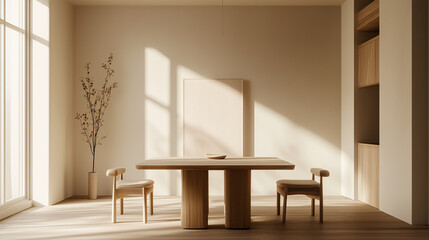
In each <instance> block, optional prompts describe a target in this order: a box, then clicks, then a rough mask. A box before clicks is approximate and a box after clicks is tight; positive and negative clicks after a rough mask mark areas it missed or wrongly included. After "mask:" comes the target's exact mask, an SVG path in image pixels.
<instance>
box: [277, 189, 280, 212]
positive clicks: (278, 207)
mask: <svg viewBox="0 0 429 240" xmlns="http://www.w3.org/2000/svg"><path fill="white" fill-rule="evenodd" d="M277 216H280V193H279V192H277Z"/></svg>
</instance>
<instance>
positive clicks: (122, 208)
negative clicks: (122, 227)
mask: <svg viewBox="0 0 429 240" xmlns="http://www.w3.org/2000/svg"><path fill="white" fill-rule="evenodd" d="M123 214H124V198H121V215H123Z"/></svg>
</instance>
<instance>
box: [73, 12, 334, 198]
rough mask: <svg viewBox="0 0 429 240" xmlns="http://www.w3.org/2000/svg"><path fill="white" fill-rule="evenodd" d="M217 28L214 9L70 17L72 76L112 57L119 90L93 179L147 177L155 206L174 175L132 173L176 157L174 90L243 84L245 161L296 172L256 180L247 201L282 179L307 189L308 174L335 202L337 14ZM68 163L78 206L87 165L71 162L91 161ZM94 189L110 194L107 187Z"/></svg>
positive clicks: (179, 137) (179, 102) (171, 190)
mask: <svg viewBox="0 0 429 240" xmlns="http://www.w3.org/2000/svg"><path fill="white" fill-rule="evenodd" d="M107 16H108V18H109V22H110V23H111V24H108V25H106V24H104V22H105V20H106V19H107ZM220 17H221V15H220V12H219V9H218V8H216V7H132V8H130V7H114V8H113V7H77V9H76V36H77V37H76V46H77V57H76V61H77V66H83V63H84V62H85V61H87V60H88V59H91V58H94V57H97V59H102V57H101V56H103V54H104V52H106V51H109V50H110V49H112V50H113V51H114V52H115V53H116V56H117V58H116V59H117V61H116V62H117V65H116V69H115V70H116V72H117V78H118V79H120V80H119V82H120V88H119V91H118V93H117V94H116V95H115V96H113V98H114V99H113V101H112V106H111V107H110V109H109V110H108V112H107V113H106V128H105V129H104V130H105V131H106V132H108V135H109V136H110V137H111V138H110V139H109V140H108V141H106V145H105V147H103V148H102V149H100V155H99V156H100V158H101V159H103V161H104V162H103V163H100V165H99V171H100V170H101V171H104V170H105V169H108V168H109V167H113V166H119V165H120V166H125V167H127V168H128V169H129V177H130V178H132V177H134V178H141V177H142V174H143V176H145V177H150V178H153V179H154V180H155V182H156V187H155V193H156V194H157V195H176V194H180V177H179V176H180V174H179V172H176V171H150V170H148V171H143V172H142V171H137V170H135V167H134V165H135V163H136V162H138V161H140V160H142V159H143V158H144V157H149V156H150V157H156V156H182V155H183V114H182V113H183V79H185V78H188V79H192V78H199V79H223V78H235V79H247V80H246V81H245V83H244V94H245V109H244V119H245V120H244V134H245V136H244V155H255V156H278V157H280V158H283V159H285V160H288V161H290V162H292V163H295V164H296V169H295V171H287V172H284V171H254V172H253V174H252V181H253V182H252V190H253V194H274V193H275V181H276V180H277V179H279V178H285V176H288V177H294V178H309V176H310V174H309V168H310V167H324V168H328V169H329V170H331V172H332V173H333V174H332V178H329V179H328V180H327V183H326V192H327V193H328V194H339V193H340V22H339V20H340V9H339V8H336V7H323V8H319V7H227V8H225V10H224V14H223V24H224V25H223V35H221V34H220V33H221V28H222V27H221V25H220V23H221V18H220ZM173 19H174V20H173ZM297 22H299V23H300V24H299V27H298V25H297V24H296V23H297ZM94 32H96V33H97V34H93V33H94ZM112 32H114V33H115V35H114V36H112V34H111V33H112ZM99 56H100V58H98V57H99ZM78 73H80V70H79V71H78ZM78 75H79V74H78ZM79 101H80V99H79ZM246 102H247V103H246ZM78 105H79V106H80V105H82V104H81V102H78ZM203 137H204V138H205V137H207V138H208V139H210V137H211V136H203ZM77 139H79V138H77ZM215 142H217V143H219V144H221V143H222V140H221V139H216V141H215ZM76 145H77V147H78V149H83V150H86V148H84V147H83V144H82V143H80V142H79V143H78V144H76ZM77 152H78V154H77V155H78V156H77V159H78V160H77V164H76V166H75V168H76V178H75V179H76V189H75V195H83V194H85V193H86V189H85V187H86V178H85V177H83V174H86V170H85V167H86V165H88V164H87V163H84V164H80V163H81V162H80V161H82V162H83V161H84V160H80V159H85V158H86V156H89V153H86V151H85V152H84V151H77ZM99 183H100V184H99V188H100V192H101V194H102V195H106V194H109V192H110V181H107V180H106V179H104V178H103V179H99Z"/></svg>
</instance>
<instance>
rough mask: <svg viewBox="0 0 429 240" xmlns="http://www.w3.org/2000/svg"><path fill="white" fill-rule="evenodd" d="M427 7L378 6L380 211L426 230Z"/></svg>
mask: <svg viewBox="0 0 429 240" xmlns="http://www.w3.org/2000/svg"><path fill="white" fill-rule="evenodd" d="M422 4H423V5H422ZM424 4H427V2H426V3H425V1H406V0H389V1H387V0H382V1H380V144H381V146H380V209H381V210H382V211H385V212H387V213H388V214H390V215H393V216H395V217H397V218H399V219H401V220H404V221H406V222H408V223H412V224H427V216H426V213H427V209H426V208H427V185H426V183H427V177H428V176H427V171H426V170H422V169H427V161H428V159H427V134H426V133H427V130H428V126H427V111H428V109H427V97H428V96H427V91H426V89H427V69H426V66H427V62H426V61H427V55H426V52H427V39H426V35H427V32H426V31H427V26H426V25H425V24H422V23H424V22H425V21H424V20H423V19H426V18H427V12H426V9H427V6H426V5H424ZM422 34H423V35H424V36H423V37H422ZM423 89H424V90H423ZM398 189H400V191H398Z"/></svg>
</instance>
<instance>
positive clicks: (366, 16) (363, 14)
mask: <svg viewBox="0 0 429 240" xmlns="http://www.w3.org/2000/svg"><path fill="white" fill-rule="evenodd" d="M379 22H380V1H379V0H374V1H373V2H372V3H370V4H369V5H368V6H366V7H365V8H364V9H362V10H360V11H359V13H358V14H357V30H358V31H376V30H378V28H379V25H380V24H379Z"/></svg>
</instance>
